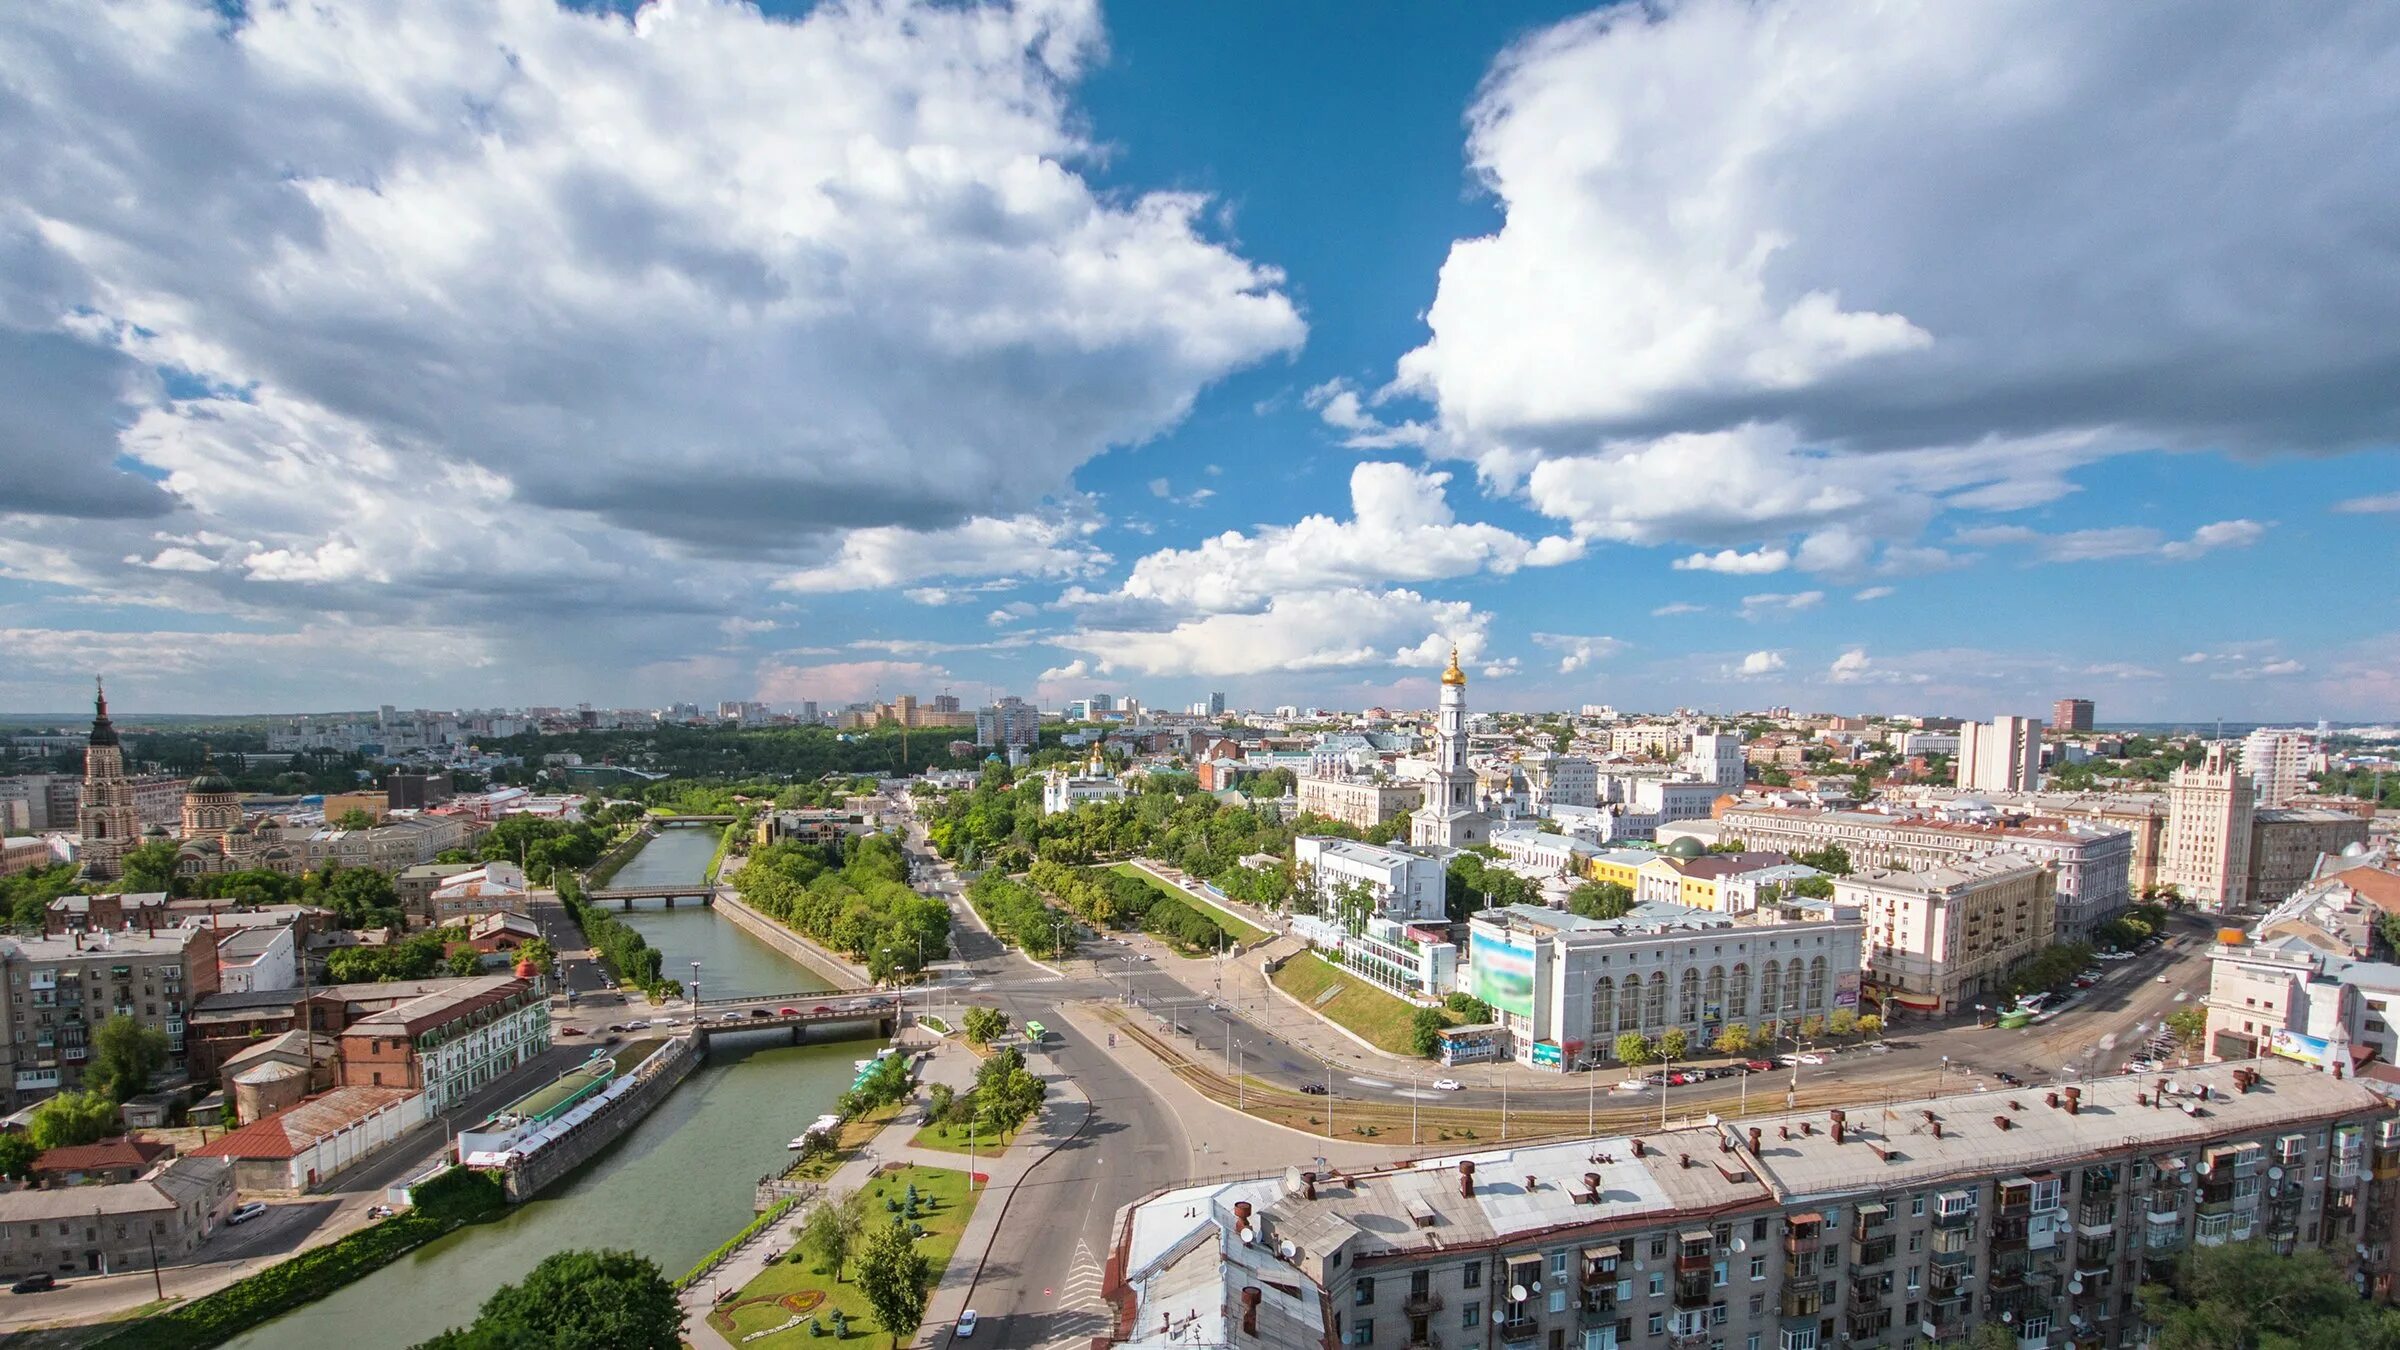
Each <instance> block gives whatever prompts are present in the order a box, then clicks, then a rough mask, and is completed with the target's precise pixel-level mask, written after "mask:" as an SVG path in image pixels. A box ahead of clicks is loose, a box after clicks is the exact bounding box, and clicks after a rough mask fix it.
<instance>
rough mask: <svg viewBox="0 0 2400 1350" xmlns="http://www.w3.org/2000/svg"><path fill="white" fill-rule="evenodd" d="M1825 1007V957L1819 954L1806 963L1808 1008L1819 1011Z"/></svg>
mask: <svg viewBox="0 0 2400 1350" xmlns="http://www.w3.org/2000/svg"><path fill="white" fill-rule="evenodd" d="M1824 1007H1825V958H1824V957H1822V956H1820V957H1817V958H1815V959H1813V960H1811V961H1810V962H1809V963H1808V1010H1809V1011H1810V1012H1821V1011H1823V1010H1824Z"/></svg>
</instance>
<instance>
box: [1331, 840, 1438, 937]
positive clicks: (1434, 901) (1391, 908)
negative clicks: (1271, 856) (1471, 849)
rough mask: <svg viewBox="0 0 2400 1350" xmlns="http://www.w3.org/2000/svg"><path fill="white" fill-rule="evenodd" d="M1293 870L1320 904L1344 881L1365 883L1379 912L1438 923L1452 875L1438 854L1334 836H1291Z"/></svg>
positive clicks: (1398, 919)
mask: <svg viewBox="0 0 2400 1350" xmlns="http://www.w3.org/2000/svg"><path fill="white" fill-rule="evenodd" d="M1292 869H1293V873H1294V875H1296V876H1298V877H1300V878H1302V879H1304V881H1305V882H1306V883H1307V884H1308V885H1310V886H1311V887H1313V888H1314V890H1315V892H1316V894H1317V897H1318V900H1319V903H1320V906H1323V905H1324V904H1326V903H1329V902H1330V900H1331V898H1332V896H1333V895H1334V894H1335V893H1336V892H1338V891H1339V890H1340V889H1341V888H1343V887H1344V886H1364V887H1366V889H1367V893H1368V894H1369V895H1371V896H1373V897H1374V900H1375V912H1376V913H1378V914H1380V915H1382V916H1383V917H1385V918H1388V919H1391V920H1393V921H1395V922H1399V923H1440V922H1442V921H1443V918H1444V916H1445V914H1446V912H1447V911H1446V909H1445V905H1446V903H1447V898H1448V889H1447V888H1448V885H1449V876H1448V872H1447V871H1446V869H1445V868H1444V867H1443V865H1442V862H1441V860H1440V859H1438V858H1429V857H1427V856H1425V855H1424V854H1422V853H1411V852H1408V851H1407V850H1405V849H1397V848H1385V847H1383V846H1381V845H1379V844H1366V843H1360V842H1359V841H1357V840H1355V839H1341V838H1337V837H1333V836H1330V835H1313V834H1304V835H1302V836H1300V837H1299V838H1297V839H1295V840H1293V841H1292Z"/></svg>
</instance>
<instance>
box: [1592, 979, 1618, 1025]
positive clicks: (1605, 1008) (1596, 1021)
mask: <svg viewBox="0 0 2400 1350" xmlns="http://www.w3.org/2000/svg"><path fill="white" fill-rule="evenodd" d="M1616 1029H1617V982H1616V981H1615V980H1612V979H1609V978H1608V977H1607V976H1602V977H1601V978H1600V980H1599V982H1598V983H1596V984H1594V985H1593V986H1592V1039H1593V1040H1595V1041H1598V1040H1605V1039H1607V1038H1608V1037H1609V1036H1611V1035H1614V1034H1615V1033H1616Z"/></svg>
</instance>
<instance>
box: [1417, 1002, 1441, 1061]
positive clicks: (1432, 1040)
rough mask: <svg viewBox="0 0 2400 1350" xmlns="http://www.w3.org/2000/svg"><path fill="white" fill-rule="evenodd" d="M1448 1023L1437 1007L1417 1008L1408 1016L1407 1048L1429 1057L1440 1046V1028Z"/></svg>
mask: <svg viewBox="0 0 2400 1350" xmlns="http://www.w3.org/2000/svg"><path fill="white" fill-rule="evenodd" d="M1448 1025H1449V1022H1448V1021H1447V1020H1446V1019H1444V1018H1443V1016H1442V1010H1441V1009H1439V1008H1419V1009H1417V1010H1416V1011H1415V1012H1413V1013H1410V1014H1409V1017H1408V1048H1409V1049H1411V1050H1413V1051H1415V1052H1416V1053H1417V1054H1419V1055H1423V1056H1427V1057H1429V1058H1430V1057H1431V1056H1432V1054H1433V1052H1434V1051H1436V1050H1439V1049H1441V1047H1442V1028H1444V1027H1446V1026H1448Z"/></svg>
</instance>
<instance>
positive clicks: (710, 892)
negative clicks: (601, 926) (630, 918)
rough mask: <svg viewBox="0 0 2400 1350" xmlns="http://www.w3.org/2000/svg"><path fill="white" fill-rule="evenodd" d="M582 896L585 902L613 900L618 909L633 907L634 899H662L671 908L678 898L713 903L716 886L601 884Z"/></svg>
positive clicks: (696, 884) (680, 882)
mask: <svg viewBox="0 0 2400 1350" xmlns="http://www.w3.org/2000/svg"><path fill="white" fill-rule="evenodd" d="M583 898H584V901H585V903H587V904H608V903H610V902H611V901H613V902H615V903H616V906H617V908H619V909H631V908H633V902H634V901H636V900H664V901H666V902H667V908H669V909H673V908H675V902H676V901H678V900H696V901H698V902H700V903H701V904H703V905H706V904H711V903H714V902H715V900H716V898H717V888H716V885H715V884H714V883H713V882H706V881H678V882H675V883H673V884H671V885H665V886H602V887H600V888H599V889H598V890H592V891H585V892H584V893H583Z"/></svg>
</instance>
